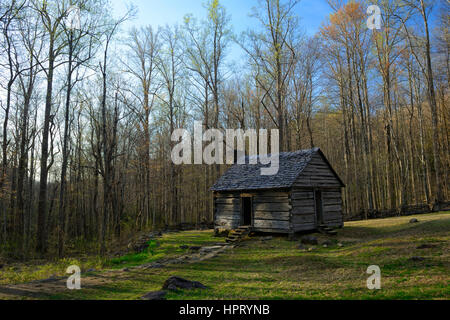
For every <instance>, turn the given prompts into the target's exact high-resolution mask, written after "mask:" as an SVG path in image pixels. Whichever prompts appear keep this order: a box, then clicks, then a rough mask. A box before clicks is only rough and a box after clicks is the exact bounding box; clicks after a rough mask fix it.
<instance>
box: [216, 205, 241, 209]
mask: <svg viewBox="0 0 450 320" xmlns="http://www.w3.org/2000/svg"><path fill="white" fill-rule="evenodd" d="M216 210H217V211H241V205H240V203H239V204H220V203H218V204H217V205H216Z"/></svg>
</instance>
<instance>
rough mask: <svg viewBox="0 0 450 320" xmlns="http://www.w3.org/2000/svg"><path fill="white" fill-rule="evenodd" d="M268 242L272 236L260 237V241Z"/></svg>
mask: <svg viewBox="0 0 450 320" xmlns="http://www.w3.org/2000/svg"><path fill="white" fill-rule="evenodd" d="M270 240H273V237H272V236H269V237H262V238H261V241H270Z"/></svg>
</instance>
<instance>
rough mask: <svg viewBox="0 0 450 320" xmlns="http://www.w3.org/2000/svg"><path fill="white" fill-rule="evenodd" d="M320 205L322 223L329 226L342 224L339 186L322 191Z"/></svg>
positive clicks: (340, 225) (342, 216)
mask: <svg viewBox="0 0 450 320" xmlns="http://www.w3.org/2000/svg"><path fill="white" fill-rule="evenodd" d="M322 207H323V220H324V224H326V225H327V226H330V227H342V226H343V224H344V215H343V211H342V192H341V189H340V188H331V189H326V190H324V191H322Z"/></svg>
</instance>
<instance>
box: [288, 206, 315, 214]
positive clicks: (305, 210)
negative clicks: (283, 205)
mask: <svg viewBox="0 0 450 320" xmlns="http://www.w3.org/2000/svg"><path fill="white" fill-rule="evenodd" d="M315 213H316V210H315V208H314V207H292V214H293V215H295V214H300V215H302V214H315Z"/></svg>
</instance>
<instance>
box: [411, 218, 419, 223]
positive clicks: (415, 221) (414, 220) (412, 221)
mask: <svg viewBox="0 0 450 320" xmlns="http://www.w3.org/2000/svg"><path fill="white" fill-rule="evenodd" d="M418 222H419V220H417V219H411V220H409V223H418Z"/></svg>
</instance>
